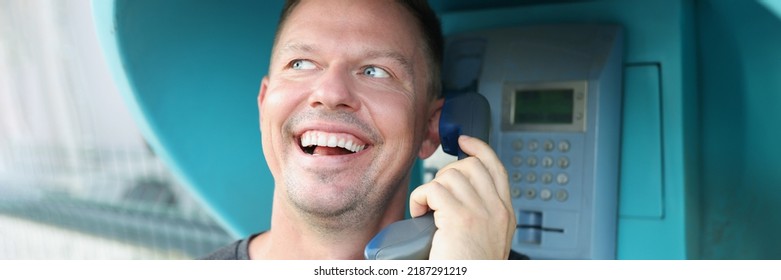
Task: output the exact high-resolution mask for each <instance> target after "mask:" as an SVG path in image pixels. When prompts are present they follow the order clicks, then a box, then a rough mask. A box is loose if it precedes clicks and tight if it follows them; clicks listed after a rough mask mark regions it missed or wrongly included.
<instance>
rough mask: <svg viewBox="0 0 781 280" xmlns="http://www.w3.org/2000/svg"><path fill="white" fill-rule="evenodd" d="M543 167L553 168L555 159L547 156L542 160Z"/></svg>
mask: <svg viewBox="0 0 781 280" xmlns="http://www.w3.org/2000/svg"><path fill="white" fill-rule="evenodd" d="M542 167H545V168H551V167H553V158H552V157H549V156H546V157H543V158H542Z"/></svg>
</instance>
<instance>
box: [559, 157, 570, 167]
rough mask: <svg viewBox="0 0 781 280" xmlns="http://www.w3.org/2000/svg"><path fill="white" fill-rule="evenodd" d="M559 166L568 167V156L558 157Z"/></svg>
mask: <svg viewBox="0 0 781 280" xmlns="http://www.w3.org/2000/svg"><path fill="white" fill-rule="evenodd" d="M559 167H560V168H561V169H565V168H567V167H569V158H568V157H560V158H559Z"/></svg>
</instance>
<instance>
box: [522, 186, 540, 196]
mask: <svg viewBox="0 0 781 280" xmlns="http://www.w3.org/2000/svg"><path fill="white" fill-rule="evenodd" d="M523 196H524V197H526V198H528V199H534V198H536V197H537V190H536V189H534V188H527V189H526V190H525V191H524V192H523Z"/></svg>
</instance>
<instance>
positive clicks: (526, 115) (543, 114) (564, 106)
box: [512, 89, 574, 124]
mask: <svg viewBox="0 0 781 280" xmlns="http://www.w3.org/2000/svg"><path fill="white" fill-rule="evenodd" d="M573 96H574V91H573V90H572V89H535V90H517V91H515V104H513V105H514V107H513V118H512V120H513V124H571V123H572V120H573V118H572V115H573V107H574V97H573Z"/></svg>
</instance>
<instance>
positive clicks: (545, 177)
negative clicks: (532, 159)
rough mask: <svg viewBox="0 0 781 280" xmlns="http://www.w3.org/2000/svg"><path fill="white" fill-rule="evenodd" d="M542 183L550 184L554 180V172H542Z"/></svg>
mask: <svg viewBox="0 0 781 280" xmlns="http://www.w3.org/2000/svg"><path fill="white" fill-rule="evenodd" d="M541 180H542V183H543V184H546V185H547V184H550V183H552V182H553V174H550V173H548V172H545V173H543V174H542V179H541Z"/></svg>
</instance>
